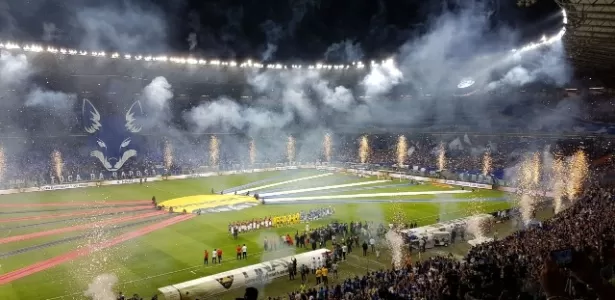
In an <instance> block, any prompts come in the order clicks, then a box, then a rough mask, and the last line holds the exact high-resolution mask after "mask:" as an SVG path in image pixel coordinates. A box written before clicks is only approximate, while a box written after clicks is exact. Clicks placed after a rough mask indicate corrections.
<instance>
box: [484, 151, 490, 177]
mask: <svg viewBox="0 0 615 300" xmlns="http://www.w3.org/2000/svg"><path fill="white" fill-rule="evenodd" d="M489 174H491V152H489V151H487V152H485V154H484V155H483V175H484V176H488V175H489Z"/></svg>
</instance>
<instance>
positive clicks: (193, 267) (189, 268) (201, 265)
mask: <svg viewBox="0 0 615 300" xmlns="http://www.w3.org/2000/svg"><path fill="white" fill-rule="evenodd" d="M490 206H493V205H490ZM459 212H466V210H456V211H452V212H448V213H444V214H436V215H429V216H425V217H423V218H418V219H415V220H424V219H431V218H433V217H436V216H445V215H450V214H455V213H459ZM222 230H223V229H221V230H220V231H222ZM251 232H252V231H251ZM233 245H235V243H233ZM278 251H281V250H277V251H261V252H257V253H254V254H253V255H259V254H263V253H276V252H278ZM249 255H252V254H249ZM351 255H354V254H350V255H349V256H351ZM235 262H239V260H234V261H228V260H225V263H224V264H225V265H226V264H229V263H235ZM345 263H347V264H350V265H353V266H357V267H361V268H362V267H364V266H359V265H356V264H353V263H350V262H348V260H346V261H345ZM219 265H221V264H216V265H213V264H211V265H208V266H206V267H205V268H210V267H214V266H219ZM204 266H205V265H203V264H199V265H196V266H192V267H187V268H184V269H179V270H175V271H171V272H166V273H160V274H156V275H152V276H148V277H144V278H139V279H135V280H131V281H127V282H120V283H119V285H126V284H130V283H135V282H140V281H144V280H149V279H152V278H156V277H161V276H166V275H170V274H173V273H178V272H183V271H188V270H194V269H196V268H201V267H204ZM121 269H122V268H117V269H112V270H109V272H113V271H117V270H121ZM210 275H215V274H210ZM210 275H206V276H210ZM63 281H65V280H59V281H55V280H54V281H52V282H53V283H56V282H63ZM82 293H83V292H76V293H72V294H66V295H62V296H56V297H53V298H47V299H46V300H55V299H62V298H64V297H70V296H74V295H77V294H82Z"/></svg>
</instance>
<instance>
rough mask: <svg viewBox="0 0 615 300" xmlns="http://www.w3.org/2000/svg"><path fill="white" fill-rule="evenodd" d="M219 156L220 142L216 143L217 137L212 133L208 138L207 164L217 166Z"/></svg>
mask: <svg viewBox="0 0 615 300" xmlns="http://www.w3.org/2000/svg"><path fill="white" fill-rule="evenodd" d="M219 158H220V144H219V143H218V138H217V137H216V136H215V135H212V136H211V137H210V138H209V165H210V166H212V167H215V166H217V165H218V161H219Z"/></svg>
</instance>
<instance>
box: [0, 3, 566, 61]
mask: <svg viewBox="0 0 615 300" xmlns="http://www.w3.org/2000/svg"><path fill="white" fill-rule="evenodd" d="M537 2H538V3H536V4H534V5H532V6H531V7H519V6H518V5H517V3H516V1H507V0H501V1H498V0H485V1H471V0H468V1H462V0H458V1H423V0H210V1H195V0H173V1H163V0H141V1H127V0H106V1H95V0H5V1H2V2H0V38H2V39H3V40H7V39H9V40H13V41H17V42H37V43H38V42H40V43H46V44H52V45H57V46H61V47H73V48H80V49H86V50H105V51H115V50H117V51H128V52H133V53H152V54H157V53H175V54H181V53H186V54H187V53H189V52H190V53H194V54H195V55H197V54H198V55H199V56H204V57H221V58H239V59H240V58H254V59H258V60H265V61H292V60H301V61H306V60H309V61H313V60H327V61H332V62H336V61H340V62H341V61H352V60H358V59H367V60H369V59H371V58H383V57H386V56H389V55H391V54H392V53H395V51H396V50H397V49H398V48H399V47H400V46H401V45H403V44H404V43H405V42H406V41H408V40H411V39H413V38H416V37H417V36H420V35H421V34H423V33H425V31H427V30H429V27H430V22H433V21H434V20H435V18H436V17H438V16H440V15H442V13H443V12H444V11H449V12H452V13H454V12H455V11H456V10H457V9H459V7H460V6H461V5H463V6H466V7H467V6H471V5H476V6H481V8H480V9H482V10H483V11H484V12H485V13H486V14H490V15H491V17H490V21H491V24H490V25H491V28H488V29H487V28H486V29H485V34H510V32H514V34H512V36H510V40H512V41H513V42H512V43H513V44H524V43H526V42H528V41H533V40H537V39H538V38H540V37H541V36H542V35H543V34H552V33H554V32H556V31H558V30H559V29H560V28H561V14H559V12H560V9H559V8H558V6H557V5H556V4H555V3H554V2H553V1H552V0H543V1H537ZM503 29H506V31H502V30H503ZM503 32H506V33H503Z"/></svg>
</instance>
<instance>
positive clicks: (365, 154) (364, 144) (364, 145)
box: [359, 135, 371, 164]
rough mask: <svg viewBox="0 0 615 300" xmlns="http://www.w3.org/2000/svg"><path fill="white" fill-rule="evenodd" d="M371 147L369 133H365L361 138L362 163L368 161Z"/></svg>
mask: <svg viewBox="0 0 615 300" xmlns="http://www.w3.org/2000/svg"><path fill="white" fill-rule="evenodd" d="M370 151H371V150H370V149H369V140H368V139H367V135H364V136H362V137H361V139H360V140H359V161H360V162H361V163H362V164H365V163H367V161H368V159H369V154H370Z"/></svg>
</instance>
